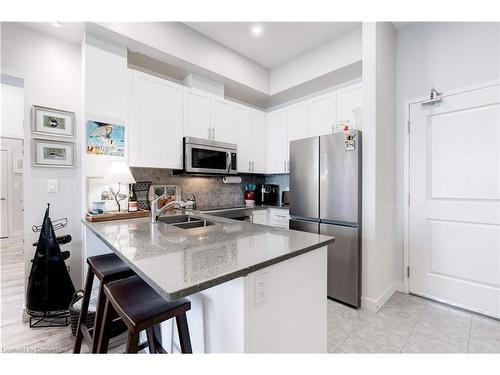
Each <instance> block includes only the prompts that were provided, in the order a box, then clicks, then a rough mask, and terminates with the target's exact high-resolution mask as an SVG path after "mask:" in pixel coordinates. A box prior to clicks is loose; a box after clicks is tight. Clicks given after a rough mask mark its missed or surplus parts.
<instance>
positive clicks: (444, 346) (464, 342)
mask: <svg viewBox="0 0 500 375" xmlns="http://www.w3.org/2000/svg"><path fill="white" fill-rule="evenodd" d="M328 352H330V353H500V321H498V320H494V319H490V318H487V317H485V316H482V315H478V314H474V313H470V312H467V311H464V310H460V309H456V308H453V307H451V306H448V305H444V304H441V303H438V302H434V301H430V300H427V299H425V298H420V297H417V296H412V295H408V294H405V293H399V292H398V293H396V294H394V295H393V296H392V297H391V299H390V300H389V301H388V302H387V303H386V304H385V305H384V306H383V307H382V308H381V309H380V311H378V312H377V313H372V312H369V311H366V310H362V309H361V310H355V309H352V308H350V307H347V306H344V305H342V304H340V303H336V302H333V301H330V300H329V301H328Z"/></svg>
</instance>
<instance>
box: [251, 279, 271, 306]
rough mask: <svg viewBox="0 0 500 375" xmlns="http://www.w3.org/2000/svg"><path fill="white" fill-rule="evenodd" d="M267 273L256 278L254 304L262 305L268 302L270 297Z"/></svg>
mask: <svg viewBox="0 0 500 375" xmlns="http://www.w3.org/2000/svg"><path fill="white" fill-rule="evenodd" d="M268 287H269V285H268V282H267V273H262V274H260V275H258V276H255V279H254V304H255V305H260V304H261V303H264V302H266V301H267V299H268V297H269V291H268Z"/></svg>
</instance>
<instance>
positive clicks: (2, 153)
mask: <svg viewBox="0 0 500 375" xmlns="http://www.w3.org/2000/svg"><path fill="white" fill-rule="evenodd" d="M8 156H9V151H7V150H0V168H1V172H2V176H1V177H2V180H1V181H0V238H5V237H9V201H8V198H9V197H8V187H9V185H8V177H9V158H8Z"/></svg>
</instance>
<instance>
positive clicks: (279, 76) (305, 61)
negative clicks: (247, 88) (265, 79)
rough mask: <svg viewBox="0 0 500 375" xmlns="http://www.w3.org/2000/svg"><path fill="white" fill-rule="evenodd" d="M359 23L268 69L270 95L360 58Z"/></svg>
mask: <svg viewBox="0 0 500 375" xmlns="http://www.w3.org/2000/svg"><path fill="white" fill-rule="evenodd" d="M361 44H362V41H361V26H360V27H355V28H353V29H351V30H348V31H346V32H344V33H342V34H341V35H338V36H337V37H335V38H333V39H330V40H329V41H327V42H326V43H323V44H321V45H319V46H317V47H314V48H312V49H309V50H307V51H305V52H304V53H302V54H300V55H298V56H296V57H294V58H292V59H291V60H289V61H286V62H285V63H283V64H281V65H278V66H276V67H274V68H273V69H271V76H270V80H271V82H270V91H269V94H270V95H274V94H276V93H278V92H281V91H283V90H286V89H289V88H291V87H294V86H297V85H299V84H301V83H304V82H307V81H310V80H312V79H314V78H317V77H320V76H322V75H324V74H327V73H330V72H332V71H335V70H337V69H340V68H343V67H345V66H347V65H350V64H352V63H355V62H357V61H360V60H361V49H362V48H361Z"/></svg>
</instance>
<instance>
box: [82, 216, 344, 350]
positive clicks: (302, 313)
mask: <svg viewBox="0 0 500 375" xmlns="http://www.w3.org/2000/svg"><path fill="white" fill-rule="evenodd" d="M182 217H184V218H185V220H190V223H181V224H176V222H178V221H179V220H178V218H182ZM83 222H84V228H85V230H84V231H85V241H86V248H87V249H88V250H90V249H91V251H92V253H88V254H86V255H85V256H86V257H88V256H92V255H97V254H102V253H107V252H115V253H116V254H117V255H118V256H119V257H120V258H121V259H122V260H124V261H125V262H126V263H127V264H128V265H129V266H130V267H131V268H132V269H133V270H134V271H135V272H136V273H137V274H138V275H139V276H141V277H142V278H143V279H144V280H145V281H146V282H147V283H148V284H150V285H151V286H152V287H153V288H154V289H155V290H156V291H157V292H158V293H159V294H161V295H162V296H163V297H164V298H166V299H167V300H175V299H177V298H181V297H186V298H188V299H189V300H190V301H191V304H192V309H191V311H189V312H188V324H189V329H190V334H191V341H192V344H193V351H194V352H195V353H197V352H198V353H214V352H215V353H224V352H273V353H277V352H316V353H325V352H326V335H327V299H326V294H327V292H326V285H327V282H326V279H327V248H326V247H327V245H328V244H330V243H332V242H333V241H334V239H333V238H332V237H328V236H324V235H319V234H312V233H305V232H299V231H294V230H286V229H280V228H273V227H269V226H264V225H257V224H251V223H247V222H240V221H234V220H230V219H224V218H220V217H214V216H209V215H203V214H200V213H198V212H196V213H194V212H193V213H192V215H188V216H186V214H185V212H182V211H173V212H169V213H168V214H167V215H165V216H163V217H161V218H160V219H159V221H158V222H157V223H155V224H151V223H150V222H149V219H148V218H140V219H129V220H119V221H108V222H97V223H96V222H88V221H85V220H84V221H83ZM200 223H202V224H200ZM171 328H172V327H171V325H170V323H169V324H165V325H164V326H162V337H163V339H162V340H163V344H164V345H165V347H166V348H167V350H168V348H169V347H170V350H169V351H173V352H175V351H176V350H175V347H176V343H175V340H176V339H177V337H176V335H173V337H172V329H171Z"/></svg>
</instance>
